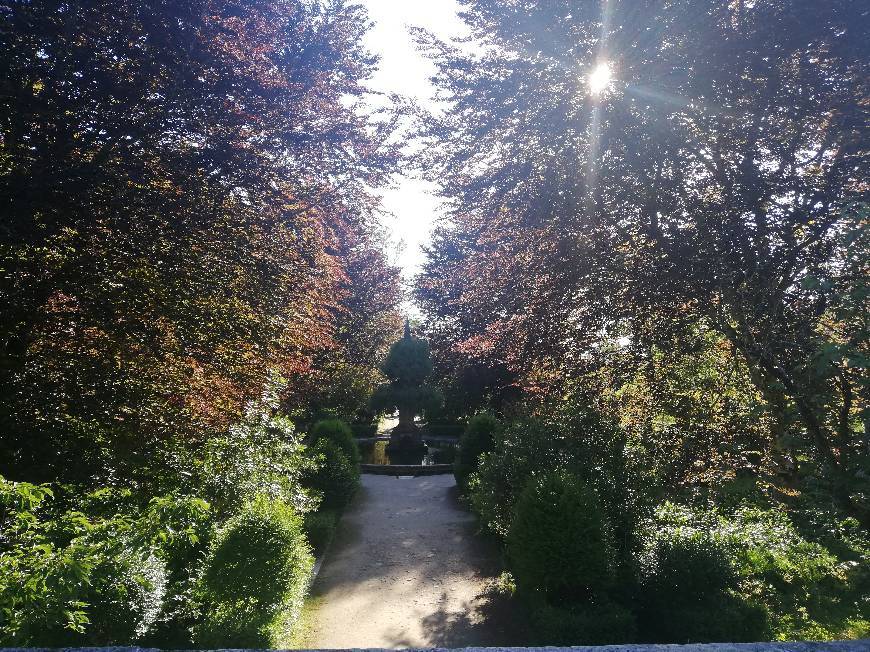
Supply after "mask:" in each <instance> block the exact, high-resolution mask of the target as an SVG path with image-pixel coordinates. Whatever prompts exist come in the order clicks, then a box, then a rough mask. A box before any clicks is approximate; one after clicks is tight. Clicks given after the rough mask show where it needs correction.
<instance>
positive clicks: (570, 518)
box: [506, 472, 614, 604]
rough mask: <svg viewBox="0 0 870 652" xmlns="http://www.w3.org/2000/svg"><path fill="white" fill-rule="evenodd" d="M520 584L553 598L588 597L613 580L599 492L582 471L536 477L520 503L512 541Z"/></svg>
mask: <svg viewBox="0 0 870 652" xmlns="http://www.w3.org/2000/svg"><path fill="white" fill-rule="evenodd" d="M506 546H507V547H506V552H507V557H508V563H509V564H510V567H511V570H512V571H513V574H514V576H515V577H516V580H517V588H518V589H520V590H521V591H524V592H527V593H537V594H541V595H542V597H543V598H544V599H545V600H547V601H548V602H550V603H552V604H556V603H561V602H586V601H589V600H590V599H593V598H595V597H597V596H601V595H604V594H605V593H606V591H607V589H609V588H610V586H611V585H612V583H613V576H614V571H613V552H612V546H611V543H610V537H609V536H608V531H607V525H606V521H605V517H604V513H603V510H602V509H601V506H600V504H599V502H598V497H597V496H596V495H595V492H594V491H592V489H590V488H589V487H588V486H586V485H585V484H584V483H583V482H582V480H580V479H579V478H577V477H576V476H573V475H570V474H567V473H563V472H551V473H548V474H546V475H545V476H543V477H542V478H540V479H539V480H532V481H531V482H530V483H529V485H528V486H527V487H526V488H525V489H524V490H523V492H522V494H521V495H520V498H519V500H518V501H517V505H516V512H515V515H514V520H513V524H512V526H511V529H510V531H509V532H508V536H507V541H506Z"/></svg>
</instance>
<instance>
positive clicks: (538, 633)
mask: <svg viewBox="0 0 870 652" xmlns="http://www.w3.org/2000/svg"><path fill="white" fill-rule="evenodd" d="M530 620H531V624H532V630H533V632H534V634H533V636H534V640H533V643H534V644H535V645H539V646H540V645H559V646H569V645H613V644H617V643H630V642H633V641H634V640H635V639H636V627H635V621H634V615H633V614H632V613H631V612H630V611H628V610H627V609H625V608H624V607H622V606H620V605H618V604H615V603H613V602H610V601H606V600H605V601H602V602H601V603H596V604H584V605H568V606H565V605H562V606H555V605H551V604H547V603H546V602H541V603H539V604H537V605H535V606H534V607H533V608H532V609H531V615H530Z"/></svg>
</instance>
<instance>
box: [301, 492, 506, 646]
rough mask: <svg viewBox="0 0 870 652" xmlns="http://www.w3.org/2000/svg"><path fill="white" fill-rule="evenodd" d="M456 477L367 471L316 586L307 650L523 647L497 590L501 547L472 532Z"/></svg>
mask: <svg viewBox="0 0 870 652" xmlns="http://www.w3.org/2000/svg"><path fill="white" fill-rule="evenodd" d="M474 531H475V522H474V518H473V516H472V515H471V514H470V513H469V512H468V511H467V510H465V509H464V508H463V507H462V505H461V504H460V502H459V500H458V493H457V490H456V486H455V483H454V480H453V477H452V476H428V477H419V478H395V477H389V476H373V475H365V476H363V488H362V491H360V493H359V494H358V496H357V497H356V498H355V499H354V501H353V503H352V504H351V505H350V507H349V508H348V510H347V511H346V512H345V515H344V517H343V518H342V521H341V524H340V526H339V531H338V532H337V534H336V539H335V541H334V542H333V545H332V548H331V550H330V552H329V554H328V556H327V559H326V560H325V562H324V565H323V568H322V570H321V572H320V575H319V576H318V578H317V581H316V582H315V585H314V587H313V594H314V596H317V597H319V598H320V600H321V601H322V607H321V608H320V610H319V611H318V613H317V615H316V619H315V623H314V625H313V628H312V629H313V631H312V640H311V641H310V642H309V643H310V645H311V646H312V647H317V648H354V647H357V648H358V647H386V648H402V647H435V646H439V647H467V646H498V645H507V644H514V645H517V644H521V642H522V641H520V640H518V636H520V634H519V630H518V627H517V623H518V622H519V621H520V619H518V618H517V617H516V614H514V613H512V604H510V603H509V602H508V601H506V600H505V599H504V598H503V597H501V596H499V595H498V594H496V593H495V592H494V591H493V590H492V589H491V587H492V583H493V580H494V578H495V576H496V575H497V574H498V571H499V564H498V557H499V555H498V551H497V550H495V549H494V548H493V547H492V546H491V545H488V543H487V542H485V541H482V540H481V539H480V538H479V537H477V536H475V532H474Z"/></svg>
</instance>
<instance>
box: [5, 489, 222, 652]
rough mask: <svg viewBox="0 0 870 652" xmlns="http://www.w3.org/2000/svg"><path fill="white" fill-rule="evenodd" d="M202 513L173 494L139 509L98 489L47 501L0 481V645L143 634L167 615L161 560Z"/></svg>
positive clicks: (117, 639)
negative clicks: (0, 615)
mask: <svg viewBox="0 0 870 652" xmlns="http://www.w3.org/2000/svg"><path fill="white" fill-rule="evenodd" d="M57 503H62V504H64V506H63V507H59V506H58V505H57ZM207 510H208V506H207V505H206V504H205V503H204V502H203V501H201V500H197V499H192V498H187V497H183V496H176V495H172V496H162V497H158V498H154V499H152V500H151V501H150V502H149V504H148V506H147V507H146V508H145V509H140V508H139V507H138V506H137V505H136V504H135V501H131V500H130V494H129V492H119V491H114V490H108V489H101V490H97V491H94V492H91V493H89V494H86V495H84V496H81V497H80V498H79V497H76V496H72V495H63V496H62V497H58V498H57V499H56V498H55V494H54V492H53V491H52V490H51V489H50V488H49V487H47V486H37V485H32V484H28V483H15V482H8V481H6V480H4V479H3V478H0V532H2V536H0V613H2V615H3V618H2V620H0V645H10V646H11V645H27V646H49V647H62V646H86V645H118V644H129V643H130V642H133V641H142V640H145V639H146V638H148V637H149V636H151V635H152V634H153V631H154V629H155V628H156V627H158V626H159V625H160V623H161V622H162V621H166V620H167V619H168V617H169V616H168V613H167V609H166V602H167V596H168V595H170V594H172V592H173V591H174V587H173V566H172V563H171V557H172V555H173V554H176V553H178V552H179V551H182V550H187V549H190V548H192V547H195V545H196V541H197V532H198V531H200V530H201V529H202V528H201V525H202V523H203V522H205V521H206V520H207Z"/></svg>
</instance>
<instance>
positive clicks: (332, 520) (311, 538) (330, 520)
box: [303, 509, 338, 555]
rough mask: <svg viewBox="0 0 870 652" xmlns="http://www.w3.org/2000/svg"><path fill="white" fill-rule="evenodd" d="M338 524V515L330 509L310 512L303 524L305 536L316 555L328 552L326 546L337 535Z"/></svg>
mask: <svg viewBox="0 0 870 652" xmlns="http://www.w3.org/2000/svg"><path fill="white" fill-rule="evenodd" d="M337 524H338V513H336V512H334V511H332V510H329V509H321V510H318V511H316V512H308V513H307V514H306V515H305V521H304V523H303V526H304V528H305V536H306V537H307V539H308V543H309V544H311V548H312V550H313V551H314V553H315V554H316V555H322V554H323V552H324V551H325V550H326V546H327V545H328V544H329V542H330V541H332V537H333V535H334V534H335V528H336V525H337Z"/></svg>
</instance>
